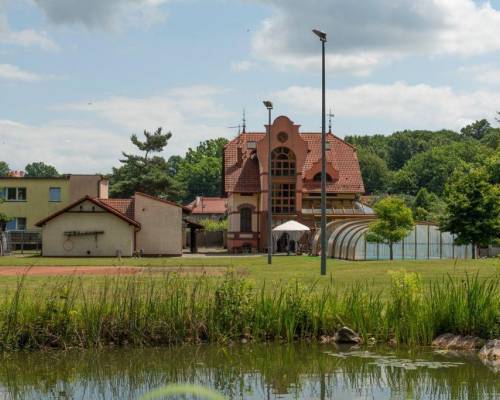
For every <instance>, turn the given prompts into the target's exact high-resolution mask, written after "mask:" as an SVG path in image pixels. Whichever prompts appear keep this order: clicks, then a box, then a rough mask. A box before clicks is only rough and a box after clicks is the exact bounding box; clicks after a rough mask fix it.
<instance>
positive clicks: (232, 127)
mask: <svg viewBox="0 0 500 400" xmlns="http://www.w3.org/2000/svg"><path fill="white" fill-rule="evenodd" d="M226 128H227V129H236V128H238V135H239V134H240V133H241V125H240V124H238V125H236V126H226Z"/></svg>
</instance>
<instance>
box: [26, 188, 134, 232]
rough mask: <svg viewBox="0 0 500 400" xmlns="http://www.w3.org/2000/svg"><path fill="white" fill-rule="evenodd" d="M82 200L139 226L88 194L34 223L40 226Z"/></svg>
mask: <svg viewBox="0 0 500 400" xmlns="http://www.w3.org/2000/svg"><path fill="white" fill-rule="evenodd" d="M84 201H90V202H91V203H93V204H95V205H96V206H98V207H101V208H103V209H104V210H106V211H108V212H110V213H111V214H113V215H116V216H117V217H118V218H121V219H123V220H124V221H125V222H127V223H129V224H130V225H134V226H136V227H137V228H140V227H141V224H140V223H139V222H137V221H135V220H133V219H132V218H129V217H127V216H126V215H125V214H122V213H121V212H119V211H118V210H116V209H115V208H113V207H111V206H109V205H107V204H106V203H104V202H102V201H101V200H99V199H95V198H92V197H90V196H85V197H82V198H81V199H80V200H77V201H75V202H74V203H71V204H70V205H69V206H66V207H64V208H63V209H61V210H59V211H57V212H55V213H54V214H51V215H49V216H48V217H46V218H44V219H42V220H41V221H38V222H37V223H36V224H35V225H36V226H39V227H42V226H43V225H45V224H46V223H47V222H49V221H51V220H53V219H54V218H56V217H58V216H59V215H61V214H64V213H65V212H67V211H69V210H71V209H72V208H73V207H76V206H77V205H79V204H81V203H83V202H84Z"/></svg>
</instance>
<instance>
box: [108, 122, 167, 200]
mask: <svg viewBox="0 0 500 400" xmlns="http://www.w3.org/2000/svg"><path fill="white" fill-rule="evenodd" d="M144 137H145V140H144V141H140V140H139V139H138V138H137V135H135V134H134V135H132V136H131V138H130V140H131V141H132V143H133V144H134V145H135V146H136V147H137V148H138V149H139V150H140V151H142V152H144V154H142V155H135V154H127V153H125V152H123V153H122V154H123V157H124V158H123V159H121V160H120V162H121V163H122V166H121V167H119V168H113V172H112V175H111V177H110V183H111V189H110V192H111V195H112V196H114V197H130V196H132V195H133V194H134V193H135V192H144V193H146V194H149V195H152V196H159V197H165V198H166V197H170V196H171V194H172V190H174V188H175V182H174V181H173V179H172V178H171V176H170V175H169V174H168V164H167V161H166V160H165V159H164V158H163V157H160V156H157V155H154V156H151V155H152V154H154V153H160V152H161V151H163V149H164V148H165V146H166V145H167V144H168V140H169V139H170V138H171V137H172V134H171V133H170V132H168V133H165V134H164V133H162V128H158V129H157V130H156V132H154V133H153V134H151V133H150V132H147V131H144Z"/></svg>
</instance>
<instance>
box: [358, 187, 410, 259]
mask: <svg viewBox="0 0 500 400" xmlns="http://www.w3.org/2000/svg"><path fill="white" fill-rule="evenodd" d="M373 209H374V210H375V212H376V214H377V220H376V221H375V222H373V223H371V224H370V226H369V229H368V232H367V233H366V236H365V237H366V240H367V241H369V242H375V243H384V244H387V245H388V246H389V256H390V259H391V260H393V259H394V251H393V245H394V243H397V242H399V241H400V240H402V239H404V238H405V237H406V235H408V233H410V231H411V230H412V229H413V226H414V222H413V217H412V212H411V209H410V208H408V207H407V206H406V205H405V202H404V200H403V199H400V198H398V197H394V196H389V197H386V198H384V199H382V200H380V201H379V202H378V203H377V204H375V206H374V207H373Z"/></svg>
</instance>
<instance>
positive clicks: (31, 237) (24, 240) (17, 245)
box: [5, 230, 42, 253]
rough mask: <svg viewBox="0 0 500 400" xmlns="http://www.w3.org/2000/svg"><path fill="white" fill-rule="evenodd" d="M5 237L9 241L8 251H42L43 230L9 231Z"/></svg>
mask: <svg viewBox="0 0 500 400" xmlns="http://www.w3.org/2000/svg"><path fill="white" fill-rule="evenodd" d="M5 238H6V241H7V248H6V253H12V252H14V251H21V253H24V251H26V250H35V251H40V250H41V249H42V232H41V231H35V230H29V231H27V230H26V231H7V232H5Z"/></svg>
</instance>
